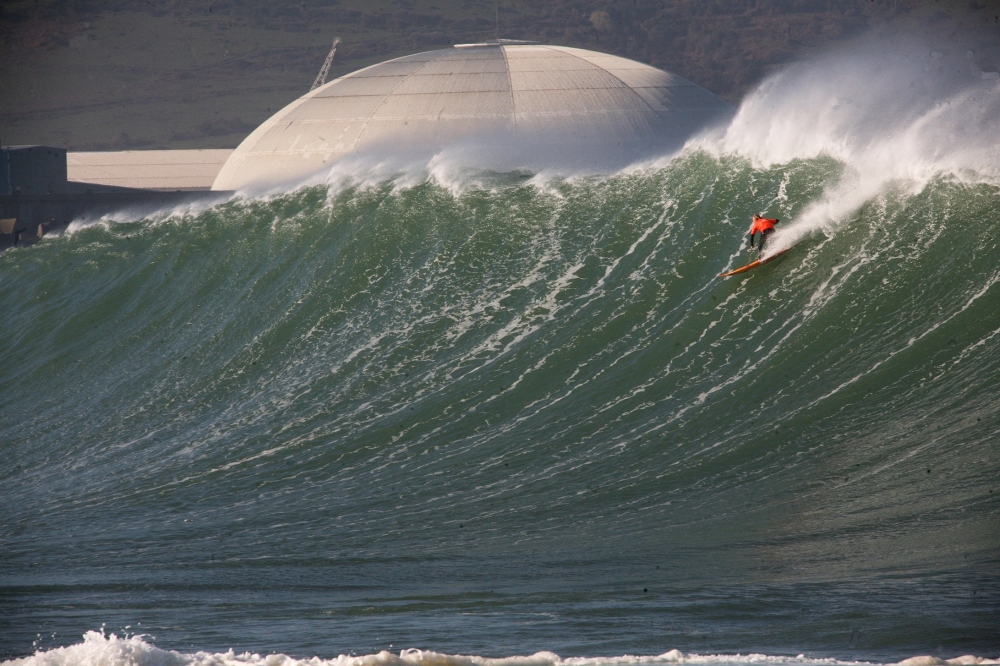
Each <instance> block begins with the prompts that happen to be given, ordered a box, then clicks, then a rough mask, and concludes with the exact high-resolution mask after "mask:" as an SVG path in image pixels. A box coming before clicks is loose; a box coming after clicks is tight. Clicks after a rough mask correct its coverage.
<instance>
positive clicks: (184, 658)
mask: <svg viewBox="0 0 1000 666" xmlns="http://www.w3.org/2000/svg"><path fill="white" fill-rule="evenodd" d="M918 55H919V57H917V56H913V54H912V53H909V52H907V53H904V56H905V57H903V56H900V57H899V58H896V59H890V60H891V62H889V63H888V64H886V61H885V60H884V58H883V60H879V59H878V58H869V57H868V56H865V57H862V56H861V55H857V54H855V55H853V56H850V57H843V56H841V57H834V56H831V57H829V58H826V59H821V60H818V61H816V62H812V63H807V64H803V65H799V66H795V67H792V68H789V69H788V70H786V71H784V72H782V73H779V74H778V75H776V76H775V77H772V78H771V79H769V80H768V81H766V82H764V83H763V84H762V85H761V86H760V87H759V88H758V89H757V90H756V91H755V92H753V93H752V94H751V95H749V96H748V98H747V99H746V100H744V102H743V104H742V105H741V106H740V107H739V109H738V111H737V112H736V113H735V115H734V117H733V118H732V119H731V121H729V122H728V124H726V125H725V126H721V127H716V128H713V129H712V130H711V131H708V132H706V133H705V134H702V135H699V136H698V137H694V138H692V140H691V141H690V142H689V143H688V145H687V146H686V147H685V148H684V149H683V150H681V151H680V152H678V153H676V154H670V155H662V156H654V157H652V158H650V159H649V160H646V161H644V162H641V163H634V164H630V165H627V166H624V167H622V168H619V169H614V170H605V172H592V171H590V172H588V171H587V170H586V169H580V168H579V165H577V167H575V168H570V167H566V168H563V167H559V166H558V165H557V166H552V167H550V168H534V167H532V168H524V169H515V170H504V171H497V170H495V169H491V168H489V165H488V164H486V165H484V164H476V163H474V162H475V160H471V161H470V160H468V159H467V158H468V155H469V153H468V151H465V152H463V153H461V154H460V155H459V156H458V157H456V156H454V155H451V156H450V155H449V154H447V152H444V153H439V154H437V155H434V156H432V157H431V158H430V159H428V160H424V161H423V162H420V163H416V164H415V163H413V162H409V163H406V164H403V163H393V162H392V161H391V160H390V161H388V162H387V161H386V160H385V159H381V158H379V159H376V158H375V157H371V156H369V158H370V159H367V161H366V160H365V159H359V160H356V161H354V162H351V163H350V164H344V165H341V166H339V167H337V168H336V169H335V171H334V172H331V173H328V174H323V175H321V177H318V178H317V179H315V180H313V181H311V182H309V183H305V184H301V185H299V186H294V187H286V188H279V189H274V190H269V191H260V192H241V193H237V194H236V195H234V196H232V197H228V198H224V199H220V200H213V201H207V202H203V203H200V204H193V205H191V206H188V207H183V208H176V209H172V210H167V211H123V212H122V213H120V214H118V215H115V216H109V217H107V218H104V219H100V220H79V221H78V222H76V223H74V225H73V226H72V227H71V228H70V229H69V230H68V231H67V233H65V234H62V235H60V236H57V237H51V238H46V239H44V240H43V241H42V242H40V243H38V244H36V245H34V246H30V247H25V248H18V249H15V250H12V251H8V252H6V253H4V254H3V255H2V256H0V318H2V331H3V344H2V345H0V396H2V398H0V407H2V409H0V479H2V480H3V482H2V484H0V511H2V514H0V659H8V660H13V661H8V662H5V663H7V664H8V665H14V666H83V665H85V666H187V665H191V666H226V665H233V664H260V665H262V666H282V665H286V666H291V665H293V664H297V663H302V664H309V665H310V666H323V665H326V664H330V665H336V666H379V665H383V664H384V665H385V666H554V665H555V666H558V665H565V666H614V665H616V664H622V665H627V664H666V663H674V662H678V661H684V662H690V663H711V664H737V663H761V664H840V663H842V662H852V663H853V662H856V661H863V662H877V663H886V662H898V661H901V660H904V659H907V658H910V657H914V656H918V655H929V657H928V658H927V659H923V660H917V661H916V662H911V663H915V664H921V665H923V666H929V665H931V664H939V663H943V662H941V661H940V660H941V659H948V658H954V657H959V656H961V655H971V656H970V657H968V658H967V659H965V660H964V663H968V664H971V663H975V662H976V661H977V659H983V658H986V659H990V658H992V659H996V658H997V657H1000V481H998V479H1000V284H998V282H1000V249H998V243H1000V149H998V143H1000V140H998V137H1000V88H998V84H997V82H996V81H995V80H984V81H978V82H977V81H974V80H972V79H971V77H965V78H962V77H959V76H958V75H954V76H952V75H950V74H949V75H948V76H944V75H943V74H942V75H940V76H938V77H937V78H935V72H936V71H937V70H934V69H933V68H934V67H939V68H940V67H942V65H940V63H941V62H945V61H946V60H947V59H942V58H938V57H929V56H928V55H927V53H926V52H922V54H918ZM883 56H885V54H882V56H880V57H883ZM866 58H867V59H866ZM967 79H968V80H967ZM486 161H488V160H486ZM756 212H760V213H763V214H765V215H767V216H771V217H778V218H780V219H781V222H780V223H779V225H778V227H779V229H780V232H779V233H778V234H777V235H776V237H775V239H774V245H773V250H778V249H781V248H784V247H792V248H793V249H792V250H791V251H790V252H788V253H787V254H785V255H784V256H782V257H781V258H779V259H777V260H775V261H773V262H771V263H769V264H767V265H766V266H764V267H762V268H760V269H758V270H756V271H752V272H750V273H748V274H746V275H743V276H739V277H737V278H730V279H719V278H717V277H716V276H717V274H718V273H720V272H722V271H724V270H727V269H730V268H734V267H737V266H740V265H742V264H743V263H746V261H748V260H749V258H750V255H748V254H747V253H746V249H745V246H746V239H745V233H746V230H747V227H748V225H749V220H750V215H751V214H752V213H756ZM338 655H341V656H340V657H338ZM456 655H469V656H466V657H462V656H456ZM531 655H534V656H531ZM556 655H559V656H558V657H557V656H556ZM627 655H637V656H634V657H629V656H627ZM765 655H766V656H765ZM498 658H502V659H499V660H497V659H498Z"/></svg>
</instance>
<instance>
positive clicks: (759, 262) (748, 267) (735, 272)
mask: <svg viewBox="0 0 1000 666" xmlns="http://www.w3.org/2000/svg"><path fill="white" fill-rule="evenodd" d="M791 249H792V248H790V247H786V248H785V249H784V250H782V251H781V252H778V253H776V254H772V255H771V256H770V257H768V258H767V259H764V260H760V259H758V260H757V261H751V262H750V263H749V264H747V265H746V266H740V267H739V268H737V269H736V270H733V271H729V272H728V273H719V277H729V276H730V275H739V274H740V273H746V272H747V271H752V270H753V269H755V268H757V267H758V266H763V265H764V264H766V263H768V262H769V261H774V260H775V259H777V258H778V257H780V256H781V255H783V254H784V253H786V252H788V251H789V250H791Z"/></svg>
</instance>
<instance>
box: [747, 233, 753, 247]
mask: <svg viewBox="0 0 1000 666" xmlns="http://www.w3.org/2000/svg"><path fill="white" fill-rule="evenodd" d="M747 236H749V237H750V248H751V249H753V232H752V231H751V232H750V233H748V234H747Z"/></svg>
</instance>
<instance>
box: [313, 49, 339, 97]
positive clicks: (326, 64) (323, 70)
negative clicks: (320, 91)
mask: <svg viewBox="0 0 1000 666" xmlns="http://www.w3.org/2000/svg"><path fill="white" fill-rule="evenodd" d="M337 44H340V37H337V38H336V39H334V40H333V48H331V49H330V52H329V53H328V54H327V55H326V60H324V61H323V66H322V67H320V69H319V74H317V75H316V80H315V81H313V84H312V88H310V89H309V90H310V92H311V91H313V90H316V88H319V87H320V86H321V85H323V84H324V83H326V75H327V74H328V73H329V72H330V65H331V64H332V63H333V56H334V55H336V53H337Z"/></svg>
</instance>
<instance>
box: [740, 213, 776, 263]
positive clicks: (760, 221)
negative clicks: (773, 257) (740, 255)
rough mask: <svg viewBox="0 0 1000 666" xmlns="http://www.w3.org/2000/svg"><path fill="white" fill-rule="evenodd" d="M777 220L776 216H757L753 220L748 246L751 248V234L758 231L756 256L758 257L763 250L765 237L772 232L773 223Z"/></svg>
mask: <svg viewBox="0 0 1000 666" xmlns="http://www.w3.org/2000/svg"><path fill="white" fill-rule="evenodd" d="M777 221H778V218H773V219H772V218H767V217H758V218H757V219H755V220H754V221H753V226H752V227H750V233H749V234H747V235H748V236H750V248H751V249H753V236H754V234H755V233H757V232H758V231H759V232H760V243H759V244H758V245H757V256H758V257H759V256H760V255H761V254H763V252H764V243H766V242H767V237H768V236H770V235H771V234H773V233H774V225H775V223H776V222H777Z"/></svg>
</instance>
